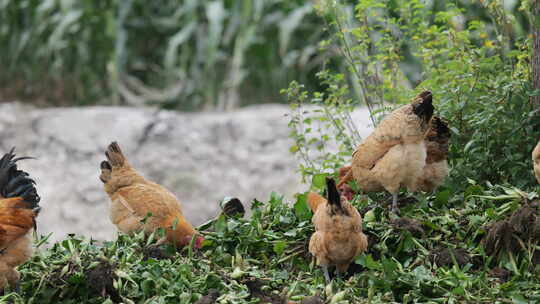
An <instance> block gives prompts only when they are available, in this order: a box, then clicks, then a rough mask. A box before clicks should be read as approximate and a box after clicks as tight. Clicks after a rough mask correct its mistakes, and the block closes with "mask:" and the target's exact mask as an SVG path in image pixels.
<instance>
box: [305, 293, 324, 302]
mask: <svg viewBox="0 0 540 304" xmlns="http://www.w3.org/2000/svg"><path fill="white" fill-rule="evenodd" d="M300 304H324V300H323V299H322V298H321V297H320V296H318V295H315V296H312V297H306V298H304V299H303V300H302V301H301V302H300Z"/></svg>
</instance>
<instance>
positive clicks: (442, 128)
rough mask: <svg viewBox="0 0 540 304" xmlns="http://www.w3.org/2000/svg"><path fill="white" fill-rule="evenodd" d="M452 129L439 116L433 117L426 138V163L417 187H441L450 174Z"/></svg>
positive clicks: (429, 189)
mask: <svg viewBox="0 0 540 304" xmlns="http://www.w3.org/2000/svg"><path fill="white" fill-rule="evenodd" d="M449 141H450V129H448V125H447V124H446V123H445V122H444V121H443V120H442V119H440V118H439V117H437V116H434V117H433V118H432V119H431V123H430V128H429V131H428V133H427V135H426V138H425V144H426V165H425V167H424V170H423V173H422V174H421V175H420V177H419V178H418V181H417V189H418V190H421V191H425V192H429V191H433V190H435V189H436V188H437V187H439V186H440V185H441V184H442V183H443V182H444V179H445V178H446V176H447V175H448V161H447V158H448V142H449Z"/></svg>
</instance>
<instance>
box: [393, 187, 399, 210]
mask: <svg viewBox="0 0 540 304" xmlns="http://www.w3.org/2000/svg"><path fill="white" fill-rule="evenodd" d="M397 197H398V194H397V192H396V193H392V212H394V213H395V214H399V207H398V204H397Z"/></svg>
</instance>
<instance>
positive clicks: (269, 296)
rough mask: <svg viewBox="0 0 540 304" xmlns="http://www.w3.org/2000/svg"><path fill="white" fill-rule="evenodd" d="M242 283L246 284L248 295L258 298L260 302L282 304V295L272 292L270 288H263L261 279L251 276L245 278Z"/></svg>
mask: <svg viewBox="0 0 540 304" xmlns="http://www.w3.org/2000/svg"><path fill="white" fill-rule="evenodd" d="M243 283H244V284H245V285H246V286H247V288H248V290H249V293H250V297H251V298H252V299H253V298H255V299H259V301H260V302H259V303H261V304H263V303H269V304H282V303H283V302H284V300H283V297H282V296H280V295H276V294H273V293H272V292H271V291H270V290H263V286H264V285H265V284H264V282H263V281H262V280H261V279H257V278H253V277H251V278H247V279H246V280H245V281H244V282H243Z"/></svg>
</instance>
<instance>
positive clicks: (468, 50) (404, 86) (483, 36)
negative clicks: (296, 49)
mask: <svg viewBox="0 0 540 304" xmlns="http://www.w3.org/2000/svg"><path fill="white" fill-rule="evenodd" d="M324 3H326V6H321V7H320V8H319V11H320V12H321V13H322V14H325V16H326V18H327V19H328V20H329V24H331V25H333V28H334V29H335V34H334V40H336V41H338V42H339V43H340V44H341V46H342V47H341V49H342V51H341V52H342V54H343V56H344V57H346V58H347V62H348V65H349V70H350V74H352V75H353V76H354V77H344V76H343V75H342V74H339V73H338V74H332V73H331V72H329V71H324V72H323V74H322V75H323V76H322V79H323V82H322V84H323V85H324V86H325V89H324V90H323V91H321V92H315V93H310V92H309V90H307V91H305V90H303V89H302V87H301V86H300V85H298V84H297V83H292V84H291V86H290V88H289V90H287V91H286V92H287V95H288V98H289V100H290V101H291V102H292V104H293V111H292V113H293V115H292V116H291V117H292V118H291V127H292V131H291V137H292V138H293V139H295V141H296V144H295V145H294V146H293V148H292V151H293V152H295V153H297V154H298V155H300V156H301V157H300V159H301V160H302V165H301V168H300V171H301V172H302V173H303V175H304V177H305V178H307V179H308V180H309V178H310V177H311V176H314V175H316V174H319V173H321V172H332V170H333V169H335V168H338V167H340V166H342V165H344V164H345V163H346V162H348V161H349V157H344V156H345V155H350V153H351V152H352V151H353V149H354V148H353V145H351V143H353V142H356V143H357V142H358V140H356V136H355V132H354V128H349V127H347V128H344V127H342V126H351V125H354V122H353V121H352V120H351V119H350V116H349V115H347V112H349V111H350V110H351V109H352V108H353V107H354V106H357V105H359V104H362V105H364V106H367V107H368V109H369V110H370V112H371V113H372V120H373V121H374V122H377V119H378V118H379V115H377V114H378V113H380V112H381V111H386V110H387V108H385V105H386V104H388V105H391V106H395V105H401V104H403V103H406V102H409V100H410V98H412V97H413V96H414V95H416V93H417V91H420V90H423V89H429V90H431V91H432V92H433V93H434V102H435V107H436V114H437V115H440V116H442V117H443V118H445V119H446V120H448V121H449V125H450V128H451V130H452V138H451V148H450V154H449V162H450V166H451V174H450V178H449V179H448V183H447V185H448V186H450V187H451V188H452V189H454V190H456V191H459V190H463V187H464V185H465V183H464V181H465V180H466V179H467V178H470V179H473V180H477V181H489V182H492V183H504V182H508V183H512V184H514V185H517V186H519V187H531V186H533V185H535V184H536V181H535V180H534V178H533V176H532V174H531V168H532V164H531V161H530V153H531V151H532V149H533V147H534V145H535V144H536V142H537V140H538V138H536V136H535V133H537V132H536V131H537V130H539V126H540V116H539V115H538V112H537V109H534V107H533V106H532V105H531V103H530V101H529V96H531V95H532V94H533V92H532V91H531V89H530V86H529V83H530V71H529V69H530V68H529V62H528V58H529V44H530V40H529V38H528V37H527V36H526V35H524V34H522V35H519V34H518V33H519V31H518V30H517V29H516V30H515V31H509V30H508V29H507V28H508V27H507V25H508V24H507V22H509V21H508V20H513V18H517V17H516V16H514V15H513V14H511V13H509V12H506V11H505V10H504V9H502V7H501V6H500V3H499V2H497V1H490V2H483V3H484V5H485V7H484V11H483V12H484V13H485V14H486V15H487V16H488V17H490V18H491V22H487V21H485V20H480V19H467V18H470V16H468V15H466V14H465V10H464V9H461V8H460V7H458V6H456V5H454V4H450V3H447V4H446V9H445V10H444V11H440V12H437V13H436V14H435V15H432V11H431V10H430V8H429V7H427V6H426V5H425V4H423V2H421V1H403V2H402V1H383V2H380V1H369V0H361V1H359V2H358V4H357V6H356V10H355V12H356V18H357V22H356V26H354V27H352V28H344V27H343V24H344V22H343V18H344V17H343V14H344V13H343V9H342V8H341V7H340V6H339V5H338V4H332V2H330V1H328V2H324ZM525 5H526V3H523V4H522V8H521V10H518V11H517V13H525V12H526V11H527V10H526V6H525ZM510 29H512V28H511V27H510ZM411 63H412V64H411ZM347 79H350V81H347ZM412 86H416V88H417V89H414V90H413V89H411V87H412ZM355 92H356V93H355ZM355 94H356V96H359V98H354V97H353V96H355ZM305 104H313V105H315V109H316V110H313V108H305V107H302V105H305ZM298 107H300V108H301V110H298ZM295 113H296V114H295ZM298 113H302V115H301V116H300V115H299V114H298ZM321 113H322V114H321ZM320 120H323V121H325V122H329V121H330V122H332V123H327V124H326V126H325V127H323V128H320V129H319V130H317V132H315V127H314V126H315V125H314V124H313V122H314V121H320ZM301 124H303V126H301ZM310 133H311V134H310ZM309 137H311V139H307V138H309ZM352 138H354V139H355V141H352V140H351V139H352ZM314 144H315V145H314ZM326 146H337V147H339V154H338V155H339V157H331V154H332V153H330V154H325V155H324V156H323V157H321V158H318V159H310V158H309V157H307V154H306V153H304V152H303V151H306V150H310V149H316V148H320V147H326ZM321 160H324V161H321Z"/></svg>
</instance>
